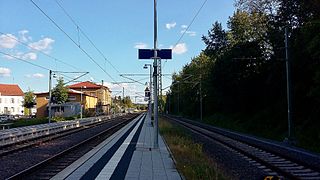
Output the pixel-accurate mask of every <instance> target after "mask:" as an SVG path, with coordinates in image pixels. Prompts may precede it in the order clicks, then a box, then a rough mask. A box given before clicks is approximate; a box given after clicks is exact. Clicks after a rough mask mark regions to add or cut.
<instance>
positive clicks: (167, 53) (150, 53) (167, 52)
mask: <svg viewBox="0 0 320 180" xmlns="http://www.w3.org/2000/svg"><path fill="white" fill-rule="evenodd" d="M153 1H154V41H153V45H154V46H153V49H139V51H138V56H139V59H153V69H154V70H153V97H154V112H153V115H154V142H153V148H154V149H158V148H159V141H158V134H159V128H158V60H161V59H172V50H171V49H157V38H158V37H157V36H158V34H157V33H158V32H157V31H158V27H157V0H153ZM159 68H161V67H159Z"/></svg>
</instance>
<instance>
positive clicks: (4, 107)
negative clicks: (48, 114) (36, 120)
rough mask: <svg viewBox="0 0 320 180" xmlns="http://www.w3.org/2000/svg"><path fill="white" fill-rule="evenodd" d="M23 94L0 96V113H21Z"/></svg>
mask: <svg viewBox="0 0 320 180" xmlns="http://www.w3.org/2000/svg"><path fill="white" fill-rule="evenodd" d="M22 105H23V96H0V114H11V115H23V112H22V111H23V110H24V107H23V106H22Z"/></svg>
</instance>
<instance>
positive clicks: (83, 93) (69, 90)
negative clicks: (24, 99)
mask: <svg viewBox="0 0 320 180" xmlns="http://www.w3.org/2000/svg"><path fill="white" fill-rule="evenodd" d="M34 94H35V95H43V94H48V95H49V92H38V93H34ZM68 94H82V95H84V96H91V97H96V96H92V95H90V94H87V93H85V92H81V91H76V90H73V89H68Z"/></svg>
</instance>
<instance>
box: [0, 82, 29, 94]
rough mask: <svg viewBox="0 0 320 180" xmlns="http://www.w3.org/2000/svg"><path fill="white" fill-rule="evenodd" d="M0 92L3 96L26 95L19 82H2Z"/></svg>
mask: <svg viewBox="0 0 320 180" xmlns="http://www.w3.org/2000/svg"><path fill="white" fill-rule="evenodd" d="M0 94H1V96H24V93H23V91H22V90H21V89H20V87H19V86H18V85H17V84H0Z"/></svg>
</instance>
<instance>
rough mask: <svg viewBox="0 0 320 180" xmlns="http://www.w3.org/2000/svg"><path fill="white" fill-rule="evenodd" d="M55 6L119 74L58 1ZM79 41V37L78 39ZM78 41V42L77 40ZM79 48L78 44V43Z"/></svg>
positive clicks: (56, 0)
mask: <svg viewBox="0 0 320 180" xmlns="http://www.w3.org/2000/svg"><path fill="white" fill-rule="evenodd" d="M55 2H56V4H57V5H58V6H59V7H60V8H61V9H62V11H63V12H64V13H65V14H66V16H68V18H69V19H70V20H71V22H72V23H73V24H74V25H75V26H76V27H77V30H78V31H80V32H81V34H83V35H84V37H85V38H86V39H87V40H88V41H89V42H90V44H91V45H92V46H93V47H94V48H95V49H96V50H97V51H98V52H99V54H100V55H101V56H102V57H103V58H104V60H105V61H107V62H108V63H109V64H110V65H111V67H112V68H113V69H114V70H115V71H116V72H117V73H119V74H120V71H119V70H118V69H117V68H116V67H115V66H114V65H113V64H112V63H111V62H110V61H109V60H108V58H107V57H106V56H105V55H104V54H103V53H102V51H101V50H100V49H99V48H98V47H97V46H96V45H95V43H94V42H93V41H92V40H91V39H90V38H89V37H88V35H87V34H86V33H85V32H84V31H83V30H82V28H81V27H80V26H79V25H78V24H77V23H76V21H75V20H74V19H73V18H72V16H71V15H70V14H69V13H68V12H67V10H66V9H65V8H64V7H63V6H62V5H61V4H60V3H59V2H58V0H55ZM78 39H80V37H78ZM78 41H80V40H78ZM79 46H80V43H79Z"/></svg>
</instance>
